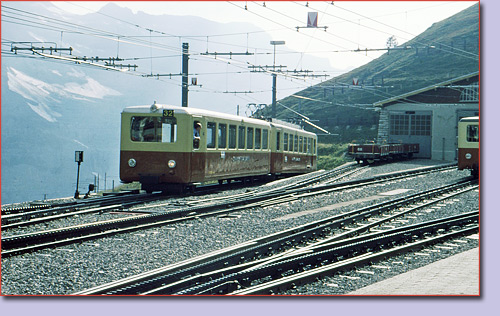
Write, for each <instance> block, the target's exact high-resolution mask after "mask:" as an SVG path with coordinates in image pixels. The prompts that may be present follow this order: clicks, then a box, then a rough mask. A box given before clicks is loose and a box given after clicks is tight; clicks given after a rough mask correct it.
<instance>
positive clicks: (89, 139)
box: [1, 2, 331, 204]
mask: <svg viewBox="0 0 500 316" xmlns="http://www.w3.org/2000/svg"><path fill="white" fill-rule="evenodd" d="M1 30H2V64H1V71H2V81H1V89H2V95H1V97H2V99H1V146H2V150H1V169H2V173H1V176H2V180H1V181H2V182H1V199H2V200H1V203H2V204H6V203H13V202H22V201H29V200H39V199H43V198H45V197H46V198H49V199H50V198H59V197H66V196H73V194H74V193H75V190H76V172H77V170H76V169H77V164H76V162H75V161H74V152H75V151H77V150H78V151H80V150H81V151H84V161H83V163H82V164H81V169H80V182H79V191H80V192H82V193H84V192H86V190H87V188H88V184H90V183H94V181H95V178H97V177H99V179H100V189H104V186H105V185H106V188H108V189H109V188H111V186H112V185H113V182H114V185H115V186H118V185H119V183H120V179H119V172H118V167H119V166H118V164H119V150H120V148H119V146H120V144H119V141H120V113H121V111H122V109H123V108H125V107H127V106H134V105H147V104H152V103H153V102H154V101H157V102H158V103H163V104H173V105H180V102H181V84H180V81H181V80H180V77H179V76H176V74H179V73H180V72H181V61H182V55H181V47H182V43H184V42H187V43H189V52H190V53H192V55H190V60H189V72H190V74H191V73H194V74H197V75H193V76H197V77H198V83H199V84H200V85H202V86H198V87H191V88H190V93H189V106H192V107H198V108H205V109H211V110H215V111H219V112H225V113H232V114H235V113H236V109H237V105H238V104H241V105H242V112H244V108H243V105H245V104H246V103H247V102H248V101H245V100H242V99H241V98H238V96H237V95H234V94H230V93H223V92H225V91H234V90H237V89H239V88H238V87H242V86H245V87H249V88H248V89H253V90H270V84H271V78H270V77H269V81H268V82H264V81H262V80H256V79H255V77H254V76H256V75H255V74H249V73H248V68H247V64H246V61H245V60H246V59H243V57H242V58H241V59H239V58H238V57H237V56H232V57H227V58H225V57H224V56H220V57H217V60H215V59H214V57H213V56H203V55H201V54H200V53H202V52H207V51H209V52H227V51H229V50H231V51H233V52H240V51H245V50H246V49H247V47H260V46H261V45H260V43H266V44H267V45H268V46H269V47H268V50H269V51H272V48H271V47H270V45H269V44H268V43H269V41H270V40H271V39H272V38H271V36H270V35H269V34H268V33H266V32H263V31H262V30H261V29H259V28H257V27H255V26H254V25H251V24H248V23H217V22H214V21H209V20H206V19H203V18H199V17H194V16H172V15H149V14H146V13H143V12H137V13H133V12H132V11H131V10H129V9H126V8H121V7H119V6H117V5H115V4H113V3H109V4H107V5H106V6H104V7H103V8H102V9H101V10H99V12H96V13H89V14H85V15H73V14H70V13H67V12H64V11H61V10H60V9H58V8H57V7H55V6H53V5H52V4H51V3H50V2H3V3H2V28H1ZM228 30H229V31H228ZM228 32H229V33H234V34H236V35H234V36H231V38H230V39H229V40H226V41H224V40H223V39H220V38H217V37H214V38H211V39H210V40H209V39H208V38H206V37H204V36H201V35H202V34H227V33H228ZM238 34H239V35H238ZM124 35H125V36H124ZM193 35H200V36H193ZM31 44H32V45H33V46H34V47H38V48H40V47H41V46H44V47H46V48H47V47H50V46H52V47H55V46H57V47H58V48H62V49H69V47H71V48H72V52H71V55H69V54H68V51H59V52H61V53H59V52H58V53H54V52H52V54H53V58H42V57H41V56H37V55H36V54H33V53H31V52H29V51H26V50H22V49H26V48H29V47H30V45H31ZM15 48H21V50H18V51H16V50H15ZM37 51H40V49H39V50H37ZM44 53H45V54H50V51H49V50H45V51H44ZM292 55H293V54H286V55H284V57H283V58H282V62H284V63H289V64H296V63H297V60H295V59H296V58H297V56H300V54H295V55H293V56H292ZM74 56H78V57H80V58H83V57H86V58H87V60H89V59H90V58H94V60H95V59H96V58H97V57H99V58H101V59H102V58H120V59H121V60H117V61H116V63H117V64H124V65H129V64H130V65H136V66H138V67H137V68H136V70H135V71H134V70H133V68H131V70H130V71H125V72H121V71H116V70H111V69H109V68H108V69H105V68H103V67H96V66H90V65H87V64H85V63H80V64H78V63H74V62H67V61H61V60H58V59H56V58H66V57H74ZM244 58H248V56H244ZM259 58H262V60H263V61H262V62H264V63H266V62H267V63H268V64H269V62H272V55H270V54H263V55H262V57H259ZM294 58H295V59H294ZM108 60H109V59H108ZM244 61H245V62H244ZM302 62H303V63H304V64H305V65H307V63H309V64H314V65H318V67H321V68H323V69H331V66H330V63H329V61H328V60H326V59H316V58H312V57H304V58H303V60H302ZM101 64H102V63H101ZM229 64H231V65H235V66H237V68H236V69H239V70H244V71H241V72H242V73H241V74H240V73H237V72H236V71H235V70H234V68H233V67H229ZM238 67H239V68H238ZM305 67H307V66H305ZM151 74H173V76H172V77H171V78H170V77H169V76H164V77H155V78H151V77H147V78H145V77H144V76H146V75H151ZM205 74H207V75H205ZM252 79H253V80H252ZM259 79H260V78H259ZM293 86H294V83H291V82H284V83H283V84H282V87H281V88H290V87H293ZM270 95H271V92H270V91H269V96H270ZM104 179H106V184H105V180H104Z"/></svg>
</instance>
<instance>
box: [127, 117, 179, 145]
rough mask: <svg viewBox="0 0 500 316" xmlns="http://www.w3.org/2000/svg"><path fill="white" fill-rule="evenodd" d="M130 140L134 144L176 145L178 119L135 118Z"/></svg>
mask: <svg viewBox="0 0 500 316" xmlns="http://www.w3.org/2000/svg"><path fill="white" fill-rule="evenodd" d="M130 139H131V140H132V141H134V142H150V143H175V142H176V141H177V119H176V118H175V117H157V116H133V117H132V120H131V123H130Z"/></svg>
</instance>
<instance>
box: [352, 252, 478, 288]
mask: <svg viewBox="0 0 500 316" xmlns="http://www.w3.org/2000/svg"><path fill="white" fill-rule="evenodd" d="M346 295H474V296H478V295H479V248H474V249H471V250H468V251H464V252H462V253H460V254H457V255H454V256H451V257H449V258H446V259H443V260H439V261H437V262H434V263H431V264H429V265H426V266H424V267H421V268H418V269H415V270H411V271H408V272H406V273H403V274H400V275H397V276H395V277H392V278H389V279H386V280H383V281H380V282H377V283H375V284H371V285H369V286H366V287H363V288H361V289H358V290H356V291H353V292H350V293H347V294H346Z"/></svg>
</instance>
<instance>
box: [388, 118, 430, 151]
mask: <svg viewBox="0 0 500 316" xmlns="http://www.w3.org/2000/svg"><path fill="white" fill-rule="evenodd" d="M388 142H389V143H418V144H419V145H420V152H419V153H418V154H415V155H414V157H418V158H431V149H432V112H431V111H391V112H390V113H389V137H388Z"/></svg>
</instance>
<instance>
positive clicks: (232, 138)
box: [228, 125, 236, 149]
mask: <svg viewBox="0 0 500 316" xmlns="http://www.w3.org/2000/svg"><path fill="white" fill-rule="evenodd" d="M228 146H229V148H230V149H235V148H236V125H229V144H228Z"/></svg>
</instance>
